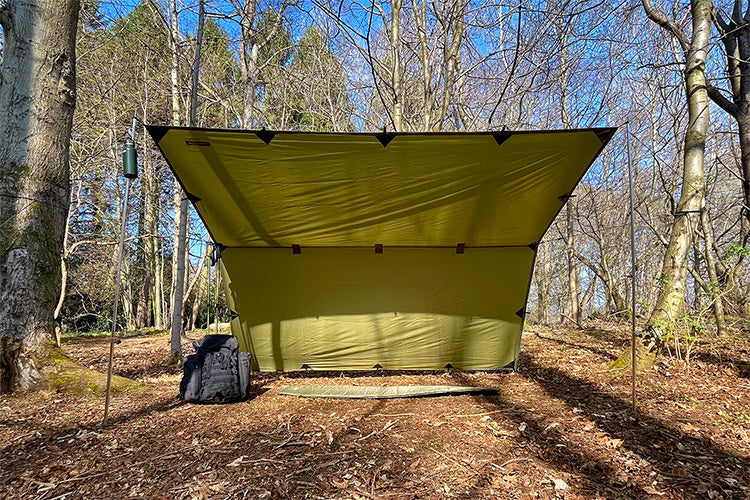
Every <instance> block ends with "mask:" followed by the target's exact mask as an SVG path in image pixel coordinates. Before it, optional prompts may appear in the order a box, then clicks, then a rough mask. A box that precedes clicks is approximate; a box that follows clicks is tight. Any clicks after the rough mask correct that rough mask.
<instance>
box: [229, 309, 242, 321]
mask: <svg viewBox="0 0 750 500" xmlns="http://www.w3.org/2000/svg"><path fill="white" fill-rule="evenodd" d="M239 317H240V314H239V313H238V312H237V311H232V310H230V311H229V318H230V321H231V320H233V319H237V318H239Z"/></svg>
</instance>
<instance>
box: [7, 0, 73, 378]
mask: <svg viewBox="0 0 750 500" xmlns="http://www.w3.org/2000/svg"><path fill="white" fill-rule="evenodd" d="M78 12H79V2H78V1H77V0H59V1H56V2H36V1H32V0H13V1H12V2H3V3H0V24H1V25H2V27H3V37H4V46H3V59H2V63H1V65H0V75H1V76H0V81H2V86H1V87H0V138H1V140H0V221H2V227H0V239H2V244H1V245H0V252H1V253H0V393H6V392H11V391H14V390H27V389H32V388H34V387H36V386H38V385H39V383H40V382H41V380H42V377H41V375H40V372H39V366H37V363H38V360H39V359H40V357H39V356H40V355H42V354H43V350H44V349H43V340H44V339H45V337H47V338H49V337H51V336H52V334H53V332H54V319H53V314H54V310H55V306H56V303H57V299H58V297H59V292H60V256H61V253H62V248H63V247H62V245H63V237H64V230H65V229H64V228H65V216H66V214H67V213H68V204H69V197H70V187H69V183H70V179H69V177H70V173H69V164H68V161H69V151H70V133H71V127H72V120H73V109H74V107H75V34H76V26H77V23H78ZM39 75H44V76H43V77H40V76H39Z"/></svg>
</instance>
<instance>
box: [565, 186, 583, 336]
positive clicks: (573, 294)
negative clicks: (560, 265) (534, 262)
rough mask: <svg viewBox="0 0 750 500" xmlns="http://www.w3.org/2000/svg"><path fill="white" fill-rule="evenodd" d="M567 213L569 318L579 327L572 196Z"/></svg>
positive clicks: (580, 318)
mask: <svg viewBox="0 0 750 500" xmlns="http://www.w3.org/2000/svg"><path fill="white" fill-rule="evenodd" d="M566 215H567V234H566V236H565V248H566V249H567V257H568V290H569V291H570V318H571V319H572V320H573V321H575V323H576V326H578V327H580V326H581V323H582V319H583V318H582V317H581V309H580V307H579V300H580V297H579V294H578V266H577V265H576V258H575V253H574V248H573V228H574V223H575V214H574V211H573V198H570V199H568V202H567V207H566Z"/></svg>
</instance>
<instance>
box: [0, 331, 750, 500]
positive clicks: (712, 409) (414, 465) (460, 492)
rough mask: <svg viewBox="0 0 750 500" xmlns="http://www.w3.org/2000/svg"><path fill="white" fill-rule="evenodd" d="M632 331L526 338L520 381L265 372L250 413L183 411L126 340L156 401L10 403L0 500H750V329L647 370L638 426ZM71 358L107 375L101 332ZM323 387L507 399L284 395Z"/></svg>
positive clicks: (136, 345) (151, 351) (172, 381)
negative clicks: (464, 392)
mask: <svg viewBox="0 0 750 500" xmlns="http://www.w3.org/2000/svg"><path fill="white" fill-rule="evenodd" d="M195 335H199V334H198V333H196V334H195ZM627 336H628V333H627V327H626V326H618V327H615V326H606V325H600V326H599V327H597V328H590V329H587V330H585V331H573V330H569V331H568V330H559V329H558V330H554V331H548V330H545V331H542V330H539V332H538V333H530V332H527V333H525V334H524V336H523V341H522V355H521V359H520V363H519V370H518V371H517V372H516V373H512V374H488V373H465V372H456V371H454V372H450V373H443V372H440V373H431V374H419V375H413V374H408V375H404V374H397V375H393V374H376V373H372V374H367V375H370V376H360V375H358V376H356V377H350V376H341V374H336V375H335V376H329V377H324V378H321V376H320V375H317V376H311V375H299V376H297V375H293V374H286V375H280V374H265V375H262V376H256V377H254V381H253V388H252V398H251V399H250V400H249V401H246V402H241V403H234V404H209V405H198V404H190V403H184V402H180V401H178V400H177V399H176V395H177V390H178V384H179V379H180V374H179V373H172V372H170V371H169V370H167V368H166V366H165V364H166V360H167V358H168V349H169V347H168V345H169V342H168V338H167V337H166V336H165V335H163V334H162V335H144V336H136V337H129V338H126V339H124V340H123V343H122V344H120V345H118V346H117V348H116V364H115V371H116V372H117V373H118V374H119V375H123V376H126V377H131V378H136V379H138V380H140V381H141V382H143V383H144V384H146V385H147V386H149V387H150V389H149V390H148V391H147V392H145V393H140V394H124V395H118V396H116V397H114V398H113V401H112V407H111V413H110V415H111V420H110V424H109V425H108V426H107V427H104V428H102V427H101V426H100V421H101V418H102V410H103V403H104V399H103V398H102V397H96V398H95V397H86V396H71V395H65V394H55V393H49V392H42V393H38V394H32V395H19V396H1V397H0V497H1V498H29V499H32V498H34V499H40V500H41V499H48V500H52V499H58V500H59V499H74V498H76V499H77V498H86V499H94V498H153V499H172V498H186V499H204V498H205V499H208V498H211V499H223V498H253V499H255V498H258V499H265V498H342V499H343V498H355V499H365V498H367V499H369V498H396V499H401V498H413V499H423V498H502V499H526V498H529V499H531V498H542V499H549V498H566V499H581V498H587V499H594V498H601V499H605V498H606V499H610V498H613V499H614V498H633V499H648V498H653V499H678V498H691V499H692V498H696V499H697V498H700V499H729V498H744V499H747V498H750V334H748V333H747V332H744V333H738V334H737V335H734V336H733V337H732V339H731V340H725V339H722V340H712V341H710V342H705V343H699V344H698V345H696V346H695V350H694V353H693V361H691V363H690V364H689V365H685V364H684V363H683V362H681V361H678V360H675V359H671V358H662V359H661V360H660V361H659V362H658V363H657V365H656V367H655V369H654V370H652V371H649V372H646V373H643V374H639V376H638V398H639V400H638V412H637V413H636V414H635V415H634V414H633V413H632V412H631V410H630V378H629V376H628V374H627V373H620V372H613V371H610V370H607V369H606V365H607V363H609V362H610V361H612V360H613V359H614V358H615V357H616V356H617V355H618V354H619V353H620V352H621V351H622V349H623V348H624V347H625V346H626V345H627V340H626V339H627ZM64 347H65V349H66V352H68V353H69V354H70V355H71V356H72V357H73V358H74V359H76V360H78V361H79V362H81V363H82V364H84V365H85V366H88V367H90V368H94V369H97V370H102V371H103V370H105V369H106V361H107V350H108V344H107V339H106V338H81V339H66V345H65V346H64ZM185 348H186V352H192V347H188V343H187V342H186V344H185ZM316 383H317V384H320V383H325V384H344V385H351V384H360V385H406V384H462V385H472V386H499V387H500V388H501V389H500V392H499V394H498V395H494V396H487V395H473V396H452V397H439V398H424V399H394V400H330V399H305V398H298V397H293V396H282V395H279V390H280V389H281V388H282V387H283V386H285V385H289V384H294V385H300V384H316Z"/></svg>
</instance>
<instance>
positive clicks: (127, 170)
mask: <svg viewBox="0 0 750 500" xmlns="http://www.w3.org/2000/svg"><path fill="white" fill-rule="evenodd" d="M135 125H136V117H135V114H134V115H133V125H132V128H131V129H130V137H128V139H127V140H126V141H125V150H124V151H123V172H124V175H125V177H126V178H127V181H126V183H125V197H124V198H123V200H122V210H121V212H120V215H121V219H122V220H121V221H120V246H119V248H118V251H117V273H116V274H115V301H114V303H113V304H112V333H111V335H110V339H109V365H108V367H107V393H106V395H105V397H104V418H102V425H105V424H106V423H107V417H108V416H109V395H110V388H111V387H112V363H113V360H114V357H115V343H116V339H115V332H116V331H117V306H118V305H119V302H120V274H121V273H122V254H123V253H124V250H125V231H126V230H127V223H128V199H129V198H130V183H131V182H132V181H133V178H135V177H137V176H138V166H137V165H138V164H137V161H136V155H135Z"/></svg>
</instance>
